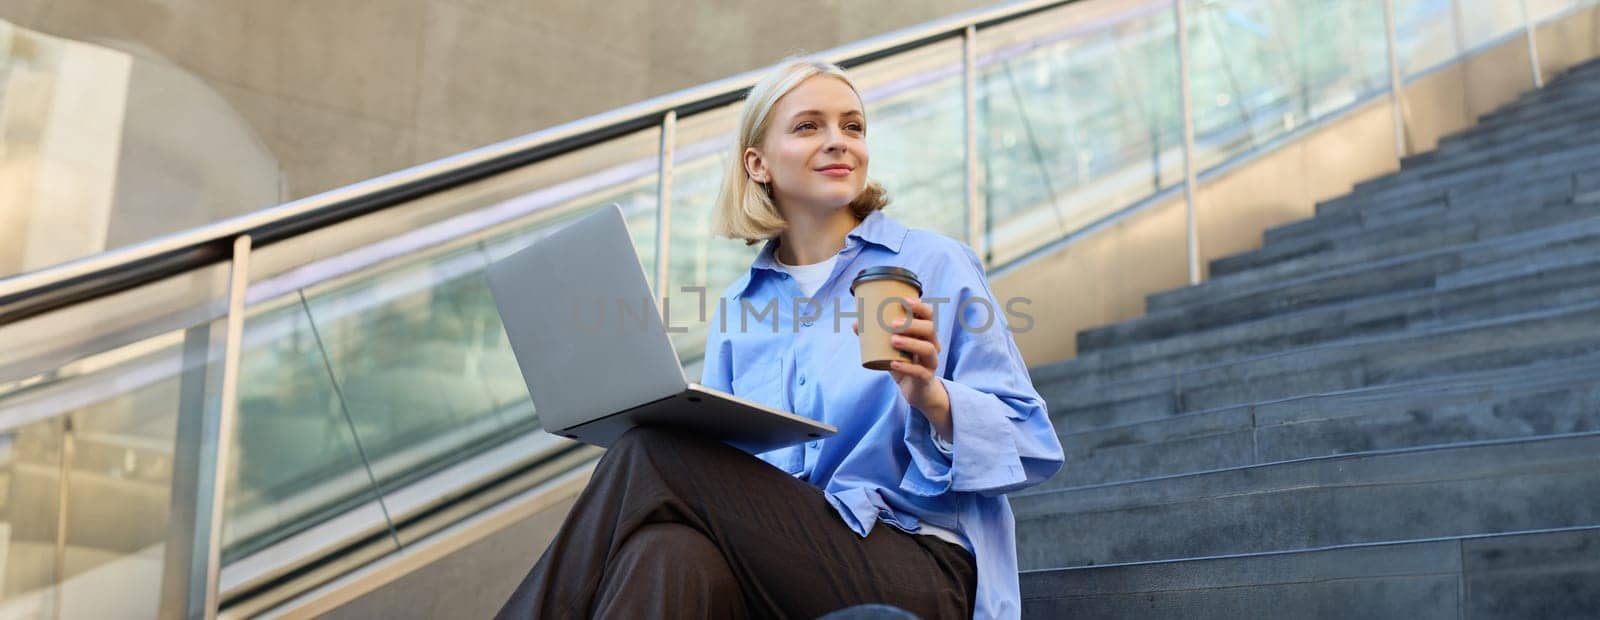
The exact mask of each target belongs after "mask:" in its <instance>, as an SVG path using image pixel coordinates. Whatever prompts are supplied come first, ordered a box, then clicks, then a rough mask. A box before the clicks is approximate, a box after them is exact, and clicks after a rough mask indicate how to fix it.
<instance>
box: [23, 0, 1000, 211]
mask: <svg viewBox="0 0 1600 620" xmlns="http://www.w3.org/2000/svg"><path fill="white" fill-rule="evenodd" d="M988 4H993V2H992V1H991V0H871V1H868V0H820V1H807V2H788V1H781V0H759V1H739V2H736V1H733V0H618V1H614V2H589V1H586V0H274V1H272V2H261V1H259V0H0V19H3V20H7V21H11V22H13V23H15V24H16V25H18V26H21V27H23V28H28V29H33V30H37V31H40V32H43V33H46V34H51V35H56V36H61V37H66V38H70V39H75V40H80V41H86V42H92V43H96V44H99V45H104V46H107V47H112V48H117V49H126V48H130V47H135V46H137V47H139V48H143V49H148V50H152V51H153V52H154V53H157V54H160V55H162V56H164V57H165V58H166V59H167V60H169V61H170V62H171V63H172V64H174V65H176V66H178V67H181V68H183V69H185V70H188V71H191V72H193V73H194V74H196V75H197V76H199V77H201V78H202V79H203V80H204V81H205V82H206V83H208V84H210V85H211V86H212V87H213V88H215V89H216V91H217V92H218V93H219V94H220V95H221V96H222V98H223V99H225V100H226V101H227V102H228V103H229V104H230V105H231V106H232V107H234V108H235V109H236V110H237V111H238V112H239V113H240V114H241V115H243V116H244V117H245V118H246V119H247V120H248V121H249V122H250V124H251V125H253V126H254V127H255V128H256V129H257V130H258V131H259V132H260V135H261V138H262V141H263V142H264V143H265V144H266V145H267V146H268V147H269V149H270V150H271V151H272V153H273V154H274V155H275V156H276V157H277V159H278V160H279V162H280V164H281V166H282V167H283V172H284V176H285V178H286V181H287V196H286V198H290V199H292V198H298V197H303V196H307V195H310V194H314V193H317V192H320V191H323V190H328V189H332V188H335V187H339V186H342V185H346V184H349V183H353V182H356V181H361V180H364V179H368V178H371V177H374V176H377V175H380V174H383V173H386V172H390V171H394V170H397V169H400V168H404V167H406V166H410V165H413V164H417V163H421V162H425V161H430V160H433V159H437V158H440V157H444V156H448V155H451V154H454V153H457V152H460V151H463V150H466V149H470V148H473V147H476V146H481V145H484V144H488V143H491V142H495V141H498V140H502V139H506V138H510V137H513V136H517V135H521V134H524V133H528V132H531V131H535V130H538V129H542V128H545V127H549V126H552V125H556V124H559V123H562V122H566V121H571V120H575V119H579V118H582V117H585V116H589V115H592V114H596V113H599V112H604V111H606V110H610V109H613V108H617V107H620V106H623V105H627V104H630V103H633V102H636V101H639V100H642V99H646V98H649V97H652V96H655V95H660V94H664V93H668V92H672V91H675V90H679V89H682V88H687V87H690V86H694V85H696V84H700V83H703V82H708V81H712V80H715V79H719V78H723V77H727V76H729V75H732V74H735V73H739V72H742V71H746V70H749V69H753V68H756V67H760V66H763V65H766V64H770V63H772V62H774V61H776V60H777V59H779V58H781V57H783V56H785V55H787V54H789V53H792V52H795V51H802V50H803V51H819V50H823V49H827V48H830V47H834V46H837V45H840V44H843V43H848V42H852V41H856V40H859V39H862V38H866V37H870V36H873V35H877V34H882V33H884V32H889V31H892V30H895V29H898V28H903V27H906V26H911V25H915V24H918V23H921V22H925V21H928V20H932V19H936V18H939V17H943V16H946V15H949V14H952V13H956V12H960V11H963V10H967V9H971V8H975V7H978V6H983V5H988ZM219 208H222V207H219ZM244 210H250V209H244ZM218 215H223V216H225V215H231V213H219V214H218Z"/></svg>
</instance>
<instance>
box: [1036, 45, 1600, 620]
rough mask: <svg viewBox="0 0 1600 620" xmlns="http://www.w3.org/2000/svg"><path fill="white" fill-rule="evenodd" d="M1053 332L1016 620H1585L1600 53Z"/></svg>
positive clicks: (1599, 503)
mask: <svg viewBox="0 0 1600 620" xmlns="http://www.w3.org/2000/svg"><path fill="white" fill-rule="evenodd" d="M1147 306H1148V314H1146V315H1145V316H1143V317H1140V318H1137V319H1134V320H1130V321H1126V322H1123V323H1119V324H1116V325H1110V326H1105V327H1100V328H1096V329H1092V330H1088V331H1085V332H1083V333H1081V334H1079V335H1078V348H1079V352H1080V353H1079V356H1078V357H1077V358H1075V359H1073V360H1069V361H1067V362H1063V363H1060V364H1055V365H1052V366H1048V367H1043V368H1038V369H1035V370H1034V371H1033V379H1034V383H1035V384H1036V385H1037V386H1038V387H1039V390H1040V392H1041V393H1042V394H1043V395H1044V396H1045V398H1046V399H1047V400H1048V401H1049V403H1050V409H1051V414H1052V416H1053V418H1054V421H1055V424H1056V429H1057V431H1059V432H1060V434H1061V441H1062V444H1063V446H1064V447H1065V448H1066V451H1067V458H1068V462H1067V466H1066V467H1065V468H1064V469H1063V471H1062V472H1061V473H1060V474H1059V475H1057V476H1056V477H1055V478H1054V479H1052V480H1051V481H1049V482H1048V483H1046V484H1045V485H1042V486H1040V487H1037V488H1034V489H1030V490H1028V491H1026V492H1023V493H1018V494H1014V495H1012V496H1011V502H1012V506H1013V508H1014V510H1015V511H1016V517H1017V542H1018V549H1019V551H1018V554H1019V558H1018V559H1019V560H1020V562H1021V566H1022V568H1023V574H1022V590H1023V598H1024V615H1026V616H1029V617H1036V618H1056V617H1092V618H1103V617H1122V618H1149V617H1184V618H1195V617H1202V618H1204V617H1216V618H1238V617H1268V616H1270V617H1391V618H1407V619H1408V620H1415V619H1420V618H1483V617H1506V618H1533V617H1539V618H1549V617H1600V61H1597V62H1590V63H1588V64H1585V65H1581V66H1579V67H1576V68H1574V69H1572V70H1571V71H1568V72H1567V73H1565V74H1563V75H1562V76H1560V77H1558V78H1557V79H1555V80H1552V81H1551V82H1550V83H1549V84H1548V85H1547V86H1546V88H1544V89H1542V90H1539V91H1535V92H1531V93H1528V94H1526V95H1524V96H1523V97H1522V98H1521V99H1519V100H1518V101H1516V102H1514V103H1513V104H1511V105H1509V106H1507V107H1505V108H1503V109H1501V110H1498V111H1496V112H1494V113H1492V114H1489V115H1486V116H1484V117H1483V118H1482V119H1480V123H1479V124H1478V125H1477V126H1476V127H1474V128H1472V129H1470V130H1467V131H1464V132H1462V133H1460V134H1457V135H1455V136H1451V137H1449V138H1446V139H1445V140H1444V141H1442V142H1441V143H1440V145H1439V147H1438V148H1437V149H1436V150H1434V151H1432V152H1429V153H1425V154H1421V155H1416V156H1412V157H1408V158H1406V159H1405V160H1403V161H1402V166H1401V170H1400V171H1399V172H1396V173H1394V174H1390V175H1388V176H1385V177H1382V178H1378V179H1374V180H1371V181H1367V182H1364V183H1361V184H1359V185H1357V186H1356V188H1355V191H1353V192H1352V193H1350V194H1349V195H1346V196H1343V197H1340V198H1337V199H1334V200H1330V201H1328V202H1325V203H1323V204H1320V205H1318V206H1317V216H1316V217H1314V218H1312V219H1309V220H1305V221H1301V222H1295V223H1292V224H1288V225H1285V226H1281V227H1278V228H1275V229H1272V230H1269V231H1267V232H1266V234H1265V245H1264V247H1262V248H1261V249H1258V250H1254V251H1250V252H1246V253H1243V254H1238V255H1235V256H1230V257H1226V258H1222V259H1219V260H1216V261H1214V262H1212V263H1211V271H1210V279H1209V280H1207V281H1206V282H1204V283H1202V284H1199V285H1197V286H1191V287H1187V288H1183V289H1178V290H1173V291H1167V292H1163V293H1158V294H1156V295H1152V296H1150V298H1149V299H1148V303H1147Z"/></svg>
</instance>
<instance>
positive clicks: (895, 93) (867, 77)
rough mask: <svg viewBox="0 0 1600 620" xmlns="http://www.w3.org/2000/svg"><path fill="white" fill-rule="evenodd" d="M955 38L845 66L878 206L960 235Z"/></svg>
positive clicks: (962, 208) (962, 209) (962, 195)
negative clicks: (884, 196) (863, 114)
mask: <svg viewBox="0 0 1600 620" xmlns="http://www.w3.org/2000/svg"><path fill="white" fill-rule="evenodd" d="M961 53H962V52H961V42H960V41H959V40H954V39H952V40H948V41H945V42H942V43H936V44H933V45H930V46H928V47H925V48H922V49H918V50H915V51H911V52H907V53H904V54H900V55H897V56H895V57H894V58H893V59H890V60H881V61H877V62H872V63H868V64H866V65H862V66H859V67H855V68H853V69H851V70H850V77H851V79H852V80H854V81H855V83H856V87H857V88H860V89H861V96H862V99H863V100H864V101H863V103H864V105H865V106H866V110H867V144H868V145H869V147H870V148H871V152H872V164H871V176H872V178H874V179H877V180H878V181H879V182H881V183H883V186H884V188H885V189H887V190H888V191H889V200H890V202H889V206H888V207H886V208H885V209H886V210H885V213H887V214H889V215H890V216H892V217H894V218H895V219H897V220H899V221H900V222H901V223H904V224H906V225H908V226H912V227H916V228H925V229H928V230H932V231H935V232H938V233H941V234H943V235H945V236H948V237H952V238H955V239H957V240H960V241H963V242H965V241H967V239H966V222H967V219H966V218H967V202H966V191H967V190H966V174H965V172H966V163H965V162H966V147H965V144H966V138H965V133H964V132H965V127H966V121H965V118H964V116H965V113H964V109H965V103H964V100H963V98H962V86H961V85H962V81H961Z"/></svg>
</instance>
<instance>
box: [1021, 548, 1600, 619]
mask: <svg viewBox="0 0 1600 620" xmlns="http://www.w3.org/2000/svg"><path fill="white" fill-rule="evenodd" d="M1021 577H1022V584H1021V585H1022V615H1023V616H1024V617H1028V618H1111V619H1115V618H1131V619H1139V620H1143V619H1145V618H1180V617H1181V618H1186V619H1197V620H1204V619H1209V618H1217V619H1225V620H1233V619H1235V618H1328V617H1340V618H1396V619H1403V620H1427V619H1431V618H1439V619H1449V620H1456V619H1459V618H1593V617H1596V616H1600V528H1594V527H1582V528H1564V529H1556V530H1543V531H1534V532H1514V533H1507V534H1493V535H1486V536H1466V537H1450V538H1434V539H1428V540H1415V541H1398V542H1382V543H1371V544H1362V545H1343V546H1337V547H1325V548H1320V549H1306V550H1297V551H1285V552H1274V553H1261V554H1244V555H1229V556H1222V557H1210V558H1198V559H1185V560H1172V561H1162V562H1141V563H1136V564H1120V565H1114V566H1095V567H1086V568H1061V569H1049V570H1039V571H1028V572H1024V573H1022V575H1021Z"/></svg>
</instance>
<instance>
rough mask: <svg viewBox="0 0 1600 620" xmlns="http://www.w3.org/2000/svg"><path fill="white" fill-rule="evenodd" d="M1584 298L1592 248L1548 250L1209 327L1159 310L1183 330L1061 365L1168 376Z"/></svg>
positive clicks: (1593, 270) (1591, 285)
mask: <svg viewBox="0 0 1600 620" xmlns="http://www.w3.org/2000/svg"><path fill="white" fill-rule="evenodd" d="M1592 299H1600V252H1595V251H1594V250H1593V249H1576V250H1567V251H1560V250H1551V251H1547V252H1541V253H1539V254H1538V255H1534V256H1529V257H1526V258H1518V259H1512V260H1508V261H1505V262H1504V263H1501V264H1490V265H1484V266H1481V267H1476V268H1468V269H1464V270H1461V271H1459V272H1454V273H1449V274H1444V275H1441V276H1439V277H1438V278H1437V279H1436V280H1435V281H1434V283H1433V285H1432V286H1428V287H1422V288H1417V289H1410V290H1402V291H1397V292H1393V293H1388V294H1384V295H1378V296H1373V297H1363V298H1360V299H1356V300H1352V301H1347V302H1343V303H1336V304H1327V305H1322V306H1317V307H1312V308H1307V309H1304V310H1300V311H1296V312H1292V313H1286V314H1275V315H1270V316H1266V317H1263V318H1260V319H1256V320H1252V321H1247V322H1240V323H1229V324H1226V325H1221V326H1217V327H1208V326H1206V325H1203V324H1200V323H1190V324H1188V325H1184V324H1182V322H1183V321H1186V320H1187V319H1188V317H1185V316H1184V315H1182V314H1176V313H1168V312H1165V311H1164V312H1163V313H1161V314H1158V315H1150V316H1151V318H1160V319H1165V320H1169V322H1179V325H1177V326H1176V327H1174V329H1183V328H1187V329H1186V330H1184V331H1179V332H1178V333H1176V334H1174V335H1172V336H1170V337H1165V338H1159V337H1148V338H1146V336H1152V335H1153V334H1152V333H1151V332H1146V333H1143V334H1140V333H1132V334H1127V335H1126V338H1125V339H1124V340H1123V341H1122V342H1119V343H1117V344H1116V345H1114V346H1107V347H1104V348H1099V349H1095V350H1092V351H1087V352H1084V353H1082V354H1080V355H1079V357H1078V358H1077V359H1075V360H1072V361H1071V362H1069V363H1070V364H1071V365H1072V367H1074V368H1076V369H1078V370H1079V371H1080V372H1081V371H1087V370H1089V369H1093V370H1094V371H1096V372H1099V373H1101V374H1102V376H1117V377H1122V378H1133V377H1138V376H1149V375H1158V374H1170V373H1173V372H1178V371H1182V370H1186V369H1189V368H1194V367H1198V366H1204V365H1207V364H1215V363H1219V362H1222V361H1226V360H1228V359H1238V358H1241V357H1246V356H1252V355H1267V354H1272V353H1277V352H1280V351H1283V350H1285V349H1288V348H1291V347H1296V346H1307V345H1314V344H1322V343H1327V342H1334V341H1338V340H1343V339H1347V338H1360V337H1369V336H1376V335H1380V334H1391V333H1397V332H1401V331H1404V330H1408V329H1428V328H1434V327H1439V326H1447V325H1456V324H1461V323H1466V322H1469V321H1481V320H1487V319H1493V318H1497V317H1501V316H1510V315H1514V314H1520V313H1524V312H1533V311H1537V310H1542V309H1546V308H1551V307H1560V306H1565V305H1571V304H1575V303H1582V302H1584V301H1587V300H1592ZM1152 329H1154V328H1152ZM1055 377H1056V379H1055V380H1070V379H1067V378H1065V375H1060V374H1058V375H1055Z"/></svg>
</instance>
